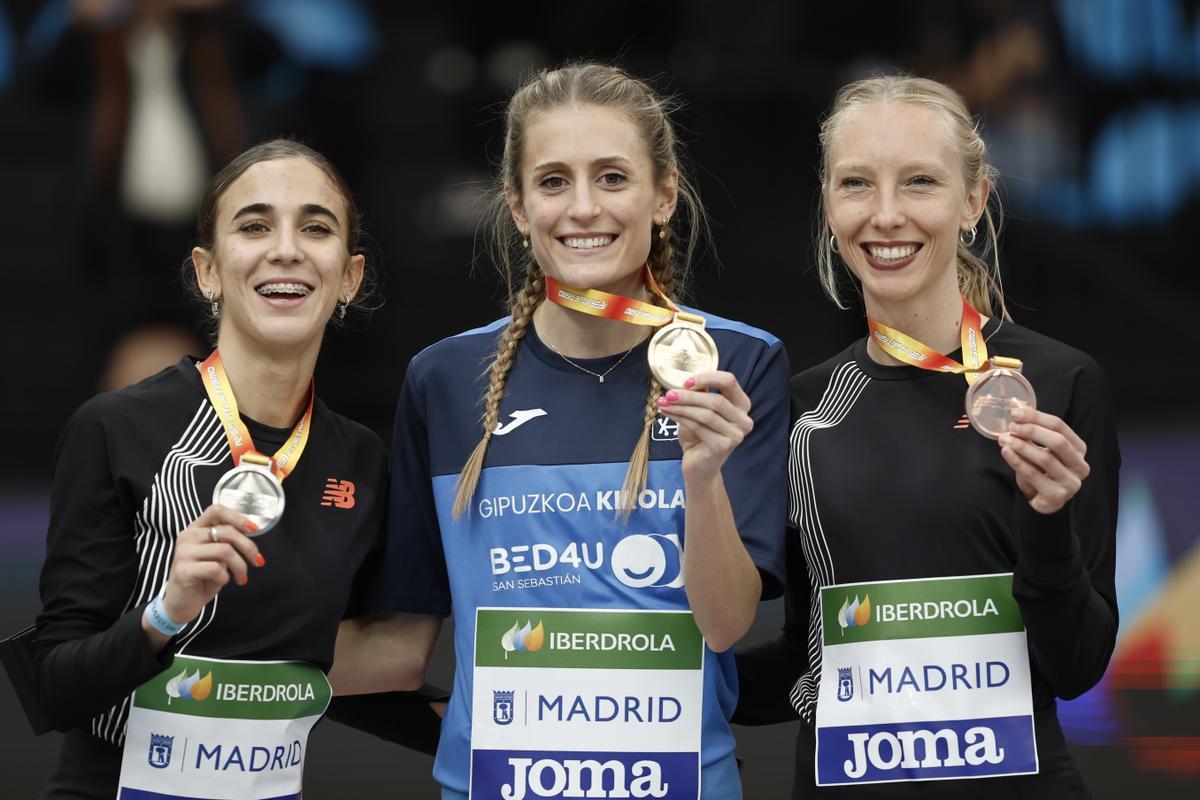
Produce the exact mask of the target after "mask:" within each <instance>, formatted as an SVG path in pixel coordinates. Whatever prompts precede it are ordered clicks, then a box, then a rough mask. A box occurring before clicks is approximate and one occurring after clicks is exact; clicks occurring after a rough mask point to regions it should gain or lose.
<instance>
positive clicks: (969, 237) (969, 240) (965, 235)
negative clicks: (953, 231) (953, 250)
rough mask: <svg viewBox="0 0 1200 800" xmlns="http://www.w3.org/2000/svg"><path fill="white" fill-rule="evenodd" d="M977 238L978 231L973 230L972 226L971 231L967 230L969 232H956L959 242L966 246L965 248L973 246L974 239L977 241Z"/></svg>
mask: <svg viewBox="0 0 1200 800" xmlns="http://www.w3.org/2000/svg"><path fill="white" fill-rule="evenodd" d="M978 237H979V231H977V230H975V226H973V225H972V226H971V230H969V231H959V232H958V240H959V241H960V242H962V243H963V244H964V245H966V246H967V247H970V246H971V245H973V244H975V239H977V238H978Z"/></svg>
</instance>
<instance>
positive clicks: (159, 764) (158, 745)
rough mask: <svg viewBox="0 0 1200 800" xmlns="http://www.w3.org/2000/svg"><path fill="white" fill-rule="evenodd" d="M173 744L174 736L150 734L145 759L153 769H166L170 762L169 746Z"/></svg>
mask: <svg viewBox="0 0 1200 800" xmlns="http://www.w3.org/2000/svg"><path fill="white" fill-rule="evenodd" d="M174 744H175V737H174V736H162V735H160V734H157V733H152V734H150V751H149V752H148V753H147V754H146V761H147V762H149V764H150V766H152V767H154V768H155V769H166V768H167V766H169V765H170V763H171V748H172V747H173V746H174Z"/></svg>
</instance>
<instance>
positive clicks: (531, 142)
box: [508, 105, 677, 294]
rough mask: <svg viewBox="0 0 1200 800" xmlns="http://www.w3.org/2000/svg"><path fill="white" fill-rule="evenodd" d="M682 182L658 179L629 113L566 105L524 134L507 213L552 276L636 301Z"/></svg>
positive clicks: (536, 121) (544, 115)
mask: <svg viewBox="0 0 1200 800" xmlns="http://www.w3.org/2000/svg"><path fill="white" fill-rule="evenodd" d="M675 180H676V177H675V175H674V174H671V175H667V176H665V178H663V179H656V176H655V174H654V165H653V163H652V162H651V159H650V153H649V152H648V150H647V147H646V144H645V143H644V142H643V140H642V138H641V136H640V134H639V131H638V128H637V126H636V125H635V124H634V123H633V121H632V120H631V119H630V118H629V117H628V116H627V115H625V114H623V113H622V112H620V111H617V110H614V109H611V108H604V107H600V106H594V105H583V106H574V105H573V106H562V107H559V108H555V109H552V110H550V111H545V112H541V113H539V114H537V115H536V116H534V117H533V118H532V120H531V121H530V123H529V125H528V126H527V127H526V129H525V137H524V147H523V150H522V154H521V161H520V178H519V182H520V185H519V186H516V187H509V189H508V198H509V206H510V208H511V209H512V214H513V219H514V220H515V221H516V223H517V227H518V229H519V230H521V231H522V232H523V233H524V234H525V235H526V236H528V237H529V240H530V245H531V246H532V248H533V255H534V257H535V258H536V259H537V263H538V265H539V266H541V268H542V271H543V272H544V273H545V274H547V275H549V276H550V277H552V278H555V279H556V280H559V281H561V282H562V283H564V284H566V285H568V286H574V287H578V288H592V289H602V290H606V291H611V292H616V293H619V294H638V293H640V287H641V280H642V279H641V267H642V264H643V263H644V262H645V261H646V258H647V256H648V255H649V253H650V236H651V228H652V226H653V225H654V224H656V223H657V224H661V223H662V222H663V220H665V219H668V218H669V217H670V216H671V214H672V213H673V212H674V210H675V199H676V195H677V192H676V188H675Z"/></svg>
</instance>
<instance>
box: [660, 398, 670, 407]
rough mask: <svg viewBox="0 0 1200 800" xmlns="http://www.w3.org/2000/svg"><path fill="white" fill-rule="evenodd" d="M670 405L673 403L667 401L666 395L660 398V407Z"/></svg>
mask: <svg viewBox="0 0 1200 800" xmlns="http://www.w3.org/2000/svg"><path fill="white" fill-rule="evenodd" d="M669 405H671V404H670V403H668V402H667V398H665V397H660V398H658V407H659V408H666V407H667V406H669Z"/></svg>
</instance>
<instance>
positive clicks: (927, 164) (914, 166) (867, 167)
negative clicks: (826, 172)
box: [832, 161, 946, 172]
mask: <svg viewBox="0 0 1200 800" xmlns="http://www.w3.org/2000/svg"><path fill="white" fill-rule="evenodd" d="M837 170H843V171H846V172H871V171H874V170H875V167H874V166H873V165H872V164H870V163H869V162H864V161H842V162H839V163H837V164H834V165H833V170H832V171H837ZM912 171H916V172H945V171H946V166H945V165H944V164H940V163H938V162H936V161H911V162H909V163H907V164H903V165H901V166H900V172H912Z"/></svg>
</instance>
